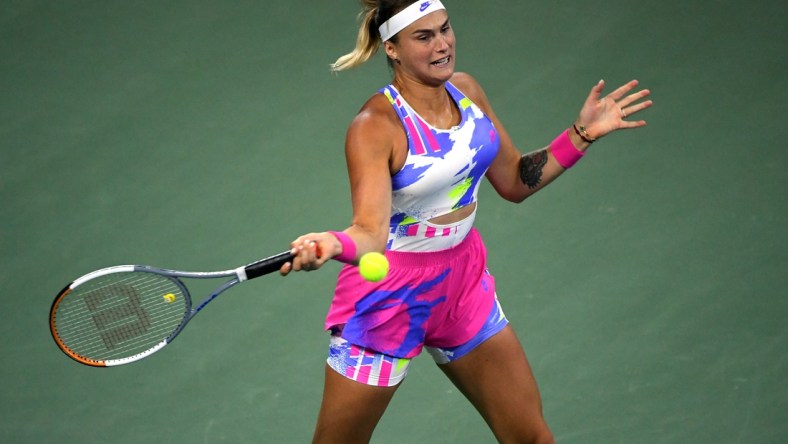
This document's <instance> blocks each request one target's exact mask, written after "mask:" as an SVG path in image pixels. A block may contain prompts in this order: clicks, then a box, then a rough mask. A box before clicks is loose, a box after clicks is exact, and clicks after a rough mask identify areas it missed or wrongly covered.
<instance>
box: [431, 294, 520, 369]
mask: <svg viewBox="0 0 788 444" xmlns="http://www.w3.org/2000/svg"><path fill="white" fill-rule="evenodd" d="M507 325H509V320H508V319H506V315H505V314H504V313H503V309H502V308H501V304H500V302H498V298H497V297H496V298H495V305H494V306H493V308H492V310H491V311H490V315H489V316H488V317H487V321H486V322H485V323H484V325H483V326H482V328H481V329H480V330H479V332H478V333H476V335H474V336H473V338H471V339H470V340H469V341H468V342H466V343H464V344H462V345H458V346H456V347H447V348H441V347H429V346H425V347H424V348H425V349H427V353H429V354H430V356H432V359H434V360H435V363H436V364H448V363H450V362H452V361H455V360H457V359H460V358H461V357H463V356H465V355H467V354H468V353H470V352H471V351H472V350H473V349H475V348H476V347H478V346H479V345H480V344H481V343H482V342H484V341H486V340H488V339H490V338H491V337H493V336H495V335H496V334H497V333H499V332H500V331H501V330H503V329H504V327H506V326H507Z"/></svg>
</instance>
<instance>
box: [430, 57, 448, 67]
mask: <svg viewBox="0 0 788 444" xmlns="http://www.w3.org/2000/svg"><path fill="white" fill-rule="evenodd" d="M450 61H451V56H446V57H444V58H442V59H438V60H436V61H434V62H432V63H431V65H433V66H445V65H448V64H449V62H450Z"/></svg>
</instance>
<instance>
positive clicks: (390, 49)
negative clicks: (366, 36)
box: [383, 41, 399, 60]
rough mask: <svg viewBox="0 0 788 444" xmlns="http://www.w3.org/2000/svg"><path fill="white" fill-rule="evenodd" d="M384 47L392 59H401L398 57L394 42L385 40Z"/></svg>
mask: <svg viewBox="0 0 788 444" xmlns="http://www.w3.org/2000/svg"><path fill="white" fill-rule="evenodd" d="M383 49H384V50H385V51H386V56H387V57H388V58H390V59H391V60H398V59H399V57H397V48H396V47H395V46H394V44H393V43H391V42H389V41H386V42H383Z"/></svg>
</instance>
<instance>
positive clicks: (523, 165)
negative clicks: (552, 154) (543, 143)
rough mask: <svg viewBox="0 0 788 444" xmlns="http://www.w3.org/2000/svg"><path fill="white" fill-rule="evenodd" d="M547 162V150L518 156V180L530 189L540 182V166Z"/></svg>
mask: <svg viewBox="0 0 788 444" xmlns="http://www.w3.org/2000/svg"><path fill="white" fill-rule="evenodd" d="M546 163H547V150H541V151H535V152H533V153H528V154H524V155H523V156H522V157H520V180H522V181H523V183H524V184H526V185H527V186H528V188H530V189H534V188H536V187H538V186H539V184H540V183H541V182H542V168H544V166H545V164H546Z"/></svg>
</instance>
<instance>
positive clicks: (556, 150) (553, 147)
mask: <svg viewBox="0 0 788 444" xmlns="http://www.w3.org/2000/svg"><path fill="white" fill-rule="evenodd" d="M550 152H551V153H553V157H555V160H557V161H558V163H559V164H560V165H561V166H562V167H564V169H567V170H568V169H569V168H572V166H573V165H574V164H576V163H577V161H578V160H580V159H582V158H583V156H585V155H586V152H585V151H580V150H579V149H577V148H575V146H574V144H572V140H571V139H570V138H569V130H566V131H564V132H563V133H561V134H560V135H559V136H558V137H556V138H555V140H553V141H552V142H550Z"/></svg>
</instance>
